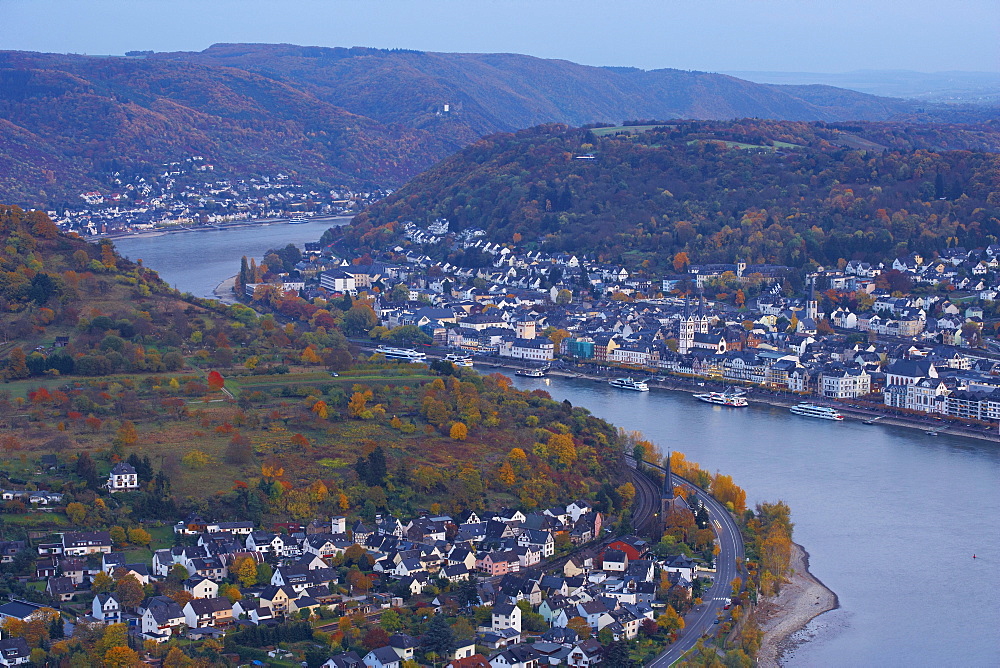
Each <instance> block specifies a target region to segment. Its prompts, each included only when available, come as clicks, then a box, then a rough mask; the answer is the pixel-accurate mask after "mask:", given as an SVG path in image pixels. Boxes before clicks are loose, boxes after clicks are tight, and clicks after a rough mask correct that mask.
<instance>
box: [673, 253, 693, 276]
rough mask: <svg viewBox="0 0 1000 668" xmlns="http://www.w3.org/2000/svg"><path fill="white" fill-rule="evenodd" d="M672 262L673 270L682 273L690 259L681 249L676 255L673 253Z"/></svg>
mask: <svg viewBox="0 0 1000 668" xmlns="http://www.w3.org/2000/svg"><path fill="white" fill-rule="evenodd" d="M673 264H674V271H676V272H677V273H678V274H680V273H683V272H684V271H687V267H688V265H689V264H691V260H689V259H688V254H687V253H685V252H684V251H681V252H679V253H677V254H676V255H674V262H673Z"/></svg>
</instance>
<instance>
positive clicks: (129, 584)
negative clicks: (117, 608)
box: [115, 574, 146, 609]
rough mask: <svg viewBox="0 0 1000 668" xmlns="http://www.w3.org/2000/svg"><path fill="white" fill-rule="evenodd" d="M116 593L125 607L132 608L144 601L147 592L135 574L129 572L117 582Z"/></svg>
mask: <svg viewBox="0 0 1000 668" xmlns="http://www.w3.org/2000/svg"><path fill="white" fill-rule="evenodd" d="M115 595H116V596H117V597H118V600H119V601H120V602H121V604H122V607H123V608H126V609H132V608H135V606H137V605H139V604H140V603H142V599H143V598H145V596H146V592H145V591H144V590H143V588H142V585H141V584H139V581H138V580H136V579H135V576H134V575H131V574H129V575H126V576H125V577H123V578H121V579H120V580H118V582H116V583H115Z"/></svg>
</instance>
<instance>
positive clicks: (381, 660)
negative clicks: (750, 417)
mask: <svg viewBox="0 0 1000 668" xmlns="http://www.w3.org/2000/svg"><path fill="white" fill-rule="evenodd" d="M40 465H41V466H43V467H44V466H52V467H53V468H55V467H56V466H58V465H59V462H58V459H57V458H56V457H54V456H47V457H46V459H45V460H44V461H42V462H41V464H40ZM140 468H141V467H140ZM140 477H141V475H140V474H139V473H138V472H137V468H136V467H134V466H132V465H131V464H129V463H128V462H125V461H122V462H119V463H118V464H116V465H115V466H114V467H113V468H112V469H111V471H110V473H109V475H108V479H107V481H106V483H105V485H104V487H105V494H110V495H119V494H124V495H127V494H128V493H129V492H135V491H137V490H138V489H139V488H140V485H141V484H143V483H144V482H146V481H143V480H141V479H140ZM4 498H5V499H23V500H24V501H27V502H30V503H31V504H32V505H33V506H36V507H39V508H44V506H46V505H48V504H49V503H53V504H55V503H61V501H62V499H61V498H59V499H51V498H38V499H35V498H29V495H28V494H27V493H22V492H18V491H15V490H4ZM97 503H99V504H103V503H104V502H103V501H101V500H100V498H99V499H98V501H97ZM689 503H690V505H689ZM74 505H77V506H79V505H80V504H78V503H77V504H73V503H71V504H69V506H68V507H67V508H66V513H67V515H69V516H70V517H71V518H72V517H73V515H74V514H75V513H77V512H79V509H74V508H73V506H74ZM660 505H661V507H662V515H663V517H664V518H666V517H670V518H672V519H671V520H669V521H668V520H664V521H663V525H662V527H661V528H660V529H659V530H658V531H656V530H654V531H656V533H663V534H664V535H665V536H666V538H665V539H664V540H663V541H661V542H659V543H650V542H649V541H647V540H645V539H643V538H640V537H639V536H637V535H618V534H615V533H614V532H609V530H608V528H607V527H605V526H604V523H605V518H604V517H602V514H601V513H600V512H598V511H597V510H595V509H594V507H593V506H592V505H591V504H590V503H588V502H587V501H583V500H576V501H573V502H570V503H568V504H566V505H564V506H555V507H552V508H548V509H545V510H544V511H542V512H532V513H524V512H521V511H519V510H513V509H501V510H498V511H495V512H478V513H477V512H475V511H473V510H466V511H463V512H462V513H461V515H459V516H457V517H454V518H453V517H451V516H448V515H433V514H431V513H429V512H422V513H421V514H420V516H419V517H414V518H409V519H405V520H403V519H399V518H396V517H392V516H390V515H381V514H380V515H376V516H375V518H374V521H373V522H370V523H369V522H366V521H363V520H361V519H358V520H356V521H351V522H349V521H348V519H347V518H346V517H343V516H339V517H332V518H330V519H328V520H322V521H320V520H313V521H311V522H309V523H307V524H302V523H294V522H282V523H279V524H278V525H276V526H273V527H271V528H270V529H264V528H262V527H259V526H255V524H254V523H253V522H246V521H229V522H213V521H208V520H205V519H204V518H202V517H201V516H199V515H197V514H190V515H188V516H187V517H185V518H184V519H182V520H180V521H178V522H177V523H176V524H175V525H174V526H173V527H172V529H169V527H163V528H164V529H169V534H172V535H168V536H166V537H167V538H168V539H169V540H171V541H172V542H173V546H172V547H169V548H162V549H155V550H153V551H152V552H151V555H152V556H151V558H150V559H147V560H142V561H137V562H132V561H130V558H129V557H130V555H134V554H135V552H134V550H135V549H136V548H143V547H146V548H147V552H148V546H149V545H150V541H151V536H150V534H149V532H147V531H146V530H144V529H142V528H132V529H129V530H128V531H126V530H124V529H123V528H122V527H118V526H116V527H112V528H111V529H110V530H109V531H67V532H61V533H59V534H56V535H55V536H54V538H55V539H56V540H50V541H44V540H42V541H32V542H31V543H30V544H29V543H28V542H26V541H23V540H14V541H4V542H2V543H0V554H2V557H3V564H4V570H5V571H7V572H12V573H15V574H21V575H22V580H23V581H24V582H28V581H32V582H35V583H38V584H43V585H44V589H37V588H35V589H30V588H29V589H27V590H26V591H28V592H31V595H30V598H24V597H20V598H18V597H13V598H12V599H11V600H10V601H9V602H6V603H3V604H0V628H2V629H3V632H4V639H2V640H0V665H4V666H11V665H20V664H24V663H26V662H28V661H29V660H30V661H32V663H39V662H44V660H45V655H46V654H45V650H43V649H41V648H39V647H35V648H33V647H32V646H31V645H29V642H32V643H33V644H37V643H39V642H42V641H43V640H44V641H45V644H46V647H48V648H49V649H50V651H54V645H52V644H50V643H57V642H58V640H59V639H60V638H62V637H63V636H64V634H65V633H66V630H67V629H68V630H72V628H73V627H77V626H81V625H82V626H84V627H89V628H90V629H91V631H89V632H88V633H91V634H97V635H100V634H101V633H102V632H103V633H109V632H111V631H109V629H113V628H125V629H127V631H128V634H129V637H130V638H131V641H130V642H129V644H130V645H132V646H134V647H137V648H139V649H142V650H144V651H145V652H147V653H150V654H151V655H156V648H157V646H158V645H160V644H162V643H168V641H171V640H178V639H183V640H186V641H195V642H196V644H198V645H199V646H204V647H206V648H208V649H212V648H214V649H215V650H216V651H217V650H220V649H223V648H225V650H226V651H227V652H229V653H230V654H231V658H232V660H233V661H234V662H237V663H238V662H239V660H240V659H241V658H243V659H245V658H247V657H248V656H257V655H259V656H260V657H261V659H262V660H266V661H269V662H272V661H278V660H283V659H288V658H291V657H292V652H290V651H288V650H286V649H283V648H282V647H278V646H277V645H279V644H281V643H280V642H278V641H275V640H276V639H277V640H279V641H280V640H284V641H287V642H294V641H296V640H307V641H312V640H314V638H315V637H317V636H315V635H314V634H313V632H312V629H313V628H315V629H316V630H318V631H320V632H325V633H326V634H327V635H325V636H323V637H330V636H334V635H336V634H340V637H341V638H343V637H344V636H345V635H346V636H348V637H347V638H346V639H344V640H343V641H342V643H341V642H340V641H338V642H336V643H335V642H333V641H331V643H330V644H331V646H332V645H334V644H337V645H339V644H343V645H344V646H345V647H348V646H349V647H362V648H364V650H367V653H365V651H361V652H359V651H357V650H354V649H352V650H350V651H347V652H345V653H339V654H338V653H336V652H335V651H331V650H330V649H327V648H323V647H319V646H315V644H314V643H310V644H309V646H310V652H307V654H306V656H307V659H309V660H308V661H307V662H306V663H307V664H308V665H316V666H318V665H323V666H330V667H333V666H336V667H340V668H352V667H354V668H360V667H361V666H368V667H369V668H400V666H401V665H403V664H405V663H409V664H410V665H413V663H412V662H413V661H415V660H420V659H421V658H422V659H423V660H424V661H432V662H435V663H436V662H440V663H442V664H443V665H446V666H450V667H451V668H482V667H484V666H487V665H489V666H492V667H494V668H500V667H501V666H504V667H506V668H512V667H513V668H536V667H537V666H543V665H566V666H581V667H582V666H593V665H597V664H600V663H602V661H603V660H604V659H605V657H606V654H607V652H608V650H609V648H610V647H613V646H616V643H618V644H619V645H618V646H621V643H624V642H625V641H632V640H635V639H636V638H637V637H638V636H640V634H642V635H643V636H644V637H647V638H653V637H657V638H658V639H659V640H660V642H663V638H664V636H663V634H664V633H666V634H667V636H665V637H667V638H669V637H670V634H673V633H674V632H676V631H678V630H680V629H681V628H683V621H682V619H681V617H680V615H679V614H678V612H680V613H681V614H683V613H684V612H685V611H687V610H688V609H690V608H691V607H692V606H693V605H697V604H698V603H699V596H700V595H701V593H702V591H703V589H704V588H705V585H706V583H708V584H710V583H711V578H712V577H713V575H714V573H715V570H714V568H713V565H712V563H711V554H712V551H711V550H708V551H707V552H703V553H699V554H698V555H697V556H695V558H692V557H691V556H689V555H690V550H689V549H688V548H687V547H685V545H684V544H683V543H681V542H675V541H674V540H673V537H672V534H671V532H672V531H675V530H676V529H677V528H678V527H681V526H683V525H685V524H688V525H690V526H692V527H693V526H694V525H695V523H696V522H697V524H698V526H702V527H703V528H705V527H707V526H708V521H707V515H706V514H705V511H704V509H703V508H702V507H701V506H700V503H699V502H698V501H697V500H696V499H693V498H692V499H691V500H690V501H688V500H685V499H684V498H683V497H682V496H680V495H675V494H674V490H673V489H671V488H669V487H668V486H666V485H664V489H663V497H662V500H661V501H660ZM674 520H676V521H674ZM160 533H161V534H162V532H160ZM708 535H709V536H711V535H712V532H711V531H709V532H708ZM690 542H694V541H693V540H692V541H690ZM712 542H713V539H712V538H709V539H708V544H709V545H711V543H712ZM705 555H708V559H709V560H707V561H706V559H705V558H704V556H705ZM734 591H735V590H734ZM734 595H735V594H734ZM46 599H47V600H46ZM726 608H727V609H728V608H729V605H728V603H727V605H726ZM407 611H412V619H414V620H420V619H427V618H428V617H433V619H435V620H437V619H444V617H443V616H441V615H444V614H448V615H450V616H454V615H460V619H466V618H467V619H468V620H470V621H461V622H456V624H453V625H452V626H451V627H449V626H448V625H447V624H445V625H444V627H443V634H442V635H441V636H440V637H439V636H437V635H435V632H434V630H433V629H434V627H435V622H434V621H431V623H430V624H429V626H428V627H427V629H426V630H425V632H424V634H423V636H422V637H415V636H414V635H410V634H408V633H406V632H405V629H406V628H412V627H413V626H414V624H409V625H407V624H405V623H404V622H403V621H402V620H401V614H403V613H404V612H407ZM70 619H71V620H72V623H69V622H68V620H70ZM310 620H311V621H312V625H313V626H305V627H303V626H295V624H300V625H301V624H302V623H304V622H308V621H310ZM338 620H339V621H338ZM64 621H66V626H65V627H64V625H63V623H64ZM473 622H474V623H475V626H473ZM115 625H118V626H115ZM39 629H41V631H39ZM101 629H105V630H104V631H101ZM261 629H264V630H263V631H262V630H261ZM279 629H280V630H279ZM438 631H442V629H440V628H439V629H438ZM362 633H364V635H363V638H362V636H361V634H362ZM39 634H40V635H39ZM269 634H270V635H269ZM78 635H79V633H78V632H77V633H75V634H74V637H76V636H78ZM234 639H235V640H234ZM221 640H226V644H225V645H222V644H219V642H220V641H221ZM213 643H214V644H213ZM233 645H238V646H239V647H238V648H236V649H235V650H234V648H233ZM175 646H176V643H172V644H170V647H171V648H173V647H175ZM259 647H269V648H270V649H269V651H266V652H265V650H263V649H259V650H258V649H255V648H259ZM171 651H174V650H173V649H172V650H171ZM483 653H487V654H489V658H487V657H486V656H485V655H484V654H483ZM654 653H655V651H654ZM160 656H161V658H162V653H161V654H160ZM170 656H171V655H170V654H168V655H167V659H166V660H170ZM173 656H174V658H175V659H176V658H177V657H178V656H181V655H179V654H177V653H176V652H175V653H174V655H173ZM606 663H609V665H612V664H613V662H610V661H608V662H606Z"/></svg>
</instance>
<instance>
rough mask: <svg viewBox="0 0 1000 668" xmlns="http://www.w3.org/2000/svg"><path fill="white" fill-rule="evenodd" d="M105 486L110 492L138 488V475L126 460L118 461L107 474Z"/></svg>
mask: <svg viewBox="0 0 1000 668" xmlns="http://www.w3.org/2000/svg"><path fill="white" fill-rule="evenodd" d="M107 487H108V489H109V490H111V491H112V492H128V491H131V490H136V489H139V475H138V474H137V473H136V472H135V468H133V467H132V465H131V464H129V463H127V462H118V463H117V464H115V466H114V468H113V469H111V473H110V474H109V475H108V482H107Z"/></svg>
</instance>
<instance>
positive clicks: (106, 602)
mask: <svg viewBox="0 0 1000 668" xmlns="http://www.w3.org/2000/svg"><path fill="white" fill-rule="evenodd" d="M90 614H91V615H93V617H94V619H96V620H97V621H99V622H105V623H107V624H117V623H118V622H120V621H121V620H122V604H121V603H120V602H119V601H118V596H116V595H115V594H107V593H103V594H98V595H97V596H95V597H94V601H93V603H92V604H91V612H90Z"/></svg>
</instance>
